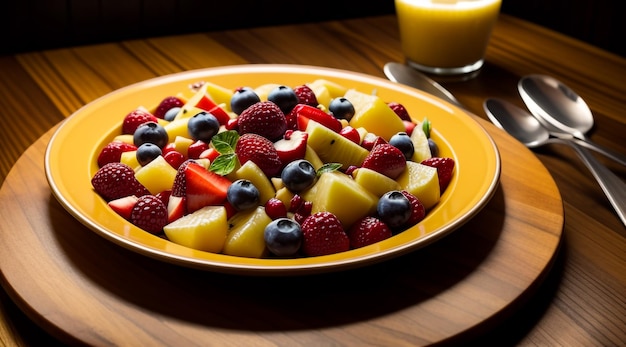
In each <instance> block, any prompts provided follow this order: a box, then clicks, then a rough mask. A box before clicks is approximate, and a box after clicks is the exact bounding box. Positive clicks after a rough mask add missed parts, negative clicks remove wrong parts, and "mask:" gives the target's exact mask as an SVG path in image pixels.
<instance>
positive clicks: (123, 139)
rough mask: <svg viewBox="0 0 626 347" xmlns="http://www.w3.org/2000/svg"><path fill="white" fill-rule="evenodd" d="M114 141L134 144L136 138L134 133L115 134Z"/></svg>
mask: <svg viewBox="0 0 626 347" xmlns="http://www.w3.org/2000/svg"><path fill="white" fill-rule="evenodd" d="M113 141H118V142H124V143H130V144H131V145H132V144H134V140H133V135H132V134H123V135H117V136H115V138H114V139H113Z"/></svg>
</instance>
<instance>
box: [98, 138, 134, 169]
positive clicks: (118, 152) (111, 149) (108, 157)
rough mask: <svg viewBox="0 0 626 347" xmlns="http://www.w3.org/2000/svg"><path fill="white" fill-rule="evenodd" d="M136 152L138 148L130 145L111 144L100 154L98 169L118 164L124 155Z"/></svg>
mask: <svg viewBox="0 0 626 347" xmlns="http://www.w3.org/2000/svg"><path fill="white" fill-rule="evenodd" d="M136 150H137V146H135V145H133V144H130V143H126V142H121V141H113V142H110V143H108V144H107V145H106V146H104V148H102V149H101V150H100V154H98V167H103V166H104V165H106V164H108V163H117V162H119V161H120V158H121V157H122V153H124V152H130V151H136Z"/></svg>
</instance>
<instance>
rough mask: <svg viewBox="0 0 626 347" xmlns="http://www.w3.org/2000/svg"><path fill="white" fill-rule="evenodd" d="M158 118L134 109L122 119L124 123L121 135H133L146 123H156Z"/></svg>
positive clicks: (144, 111)
mask: <svg viewBox="0 0 626 347" xmlns="http://www.w3.org/2000/svg"><path fill="white" fill-rule="evenodd" d="M158 120H159V119H158V118H157V117H155V116H154V115H153V114H152V113H150V112H148V111H146V110H142V109H136V110H134V111H132V112H131V113H129V114H127V115H126V117H124V122H123V123H122V134H131V135H132V134H134V133H135V130H137V127H139V126H140V125H142V124H143V123H147V122H155V123H157V122H158Z"/></svg>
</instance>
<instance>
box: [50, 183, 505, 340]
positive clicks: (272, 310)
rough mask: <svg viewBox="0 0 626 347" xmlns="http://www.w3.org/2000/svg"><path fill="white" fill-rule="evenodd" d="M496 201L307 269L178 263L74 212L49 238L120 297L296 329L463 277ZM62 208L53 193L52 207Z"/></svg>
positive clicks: (174, 310) (475, 258)
mask: <svg viewBox="0 0 626 347" xmlns="http://www.w3.org/2000/svg"><path fill="white" fill-rule="evenodd" d="M490 204H493V207H492V208H489V209H485V210H483V211H482V212H481V213H479V214H478V215H477V216H476V217H475V218H474V219H473V220H470V221H469V222H468V223H467V224H466V225H465V226H463V227H462V228H460V229H459V230H457V231H455V232H453V233H452V234H450V235H448V236H446V237H445V238H443V239H441V240H439V241H437V242H436V243H434V244H432V245H429V246H428V247H425V248H423V249H420V250H417V251H415V252H412V253H409V254H407V255H403V256H400V257H398V258H395V259H391V260H389V261H385V262H382V263H378V264H374V265H370V266H366V267H363V268H358V269H354V270H347V271H340V272H333V273H327V274H317V275H305V276H290V277H249V276H239V275H229V274H220V273H212V272H206V271H201V270H196V269H191V268H186V267H180V266H177V265H172V264H169V263H165V262H162V261H159V260H154V259H151V258H148V257H145V256H142V255H140V254H137V253H134V252H132V251H130V250H127V249H125V248H122V247H119V246H117V245H115V244H113V243H112V242H109V241H107V240H105V239H103V238H102V237H100V236H98V235H97V234H95V233H93V232H90V231H89V230H88V229H86V228H84V227H83V226H82V224H80V223H79V222H78V221H75V220H73V218H72V216H71V215H69V214H62V213H58V214H57V215H55V218H53V219H52V220H54V221H55V230H57V228H64V229H65V230H63V231H60V230H59V231H58V232H56V233H55V234H54V235H53V238H54V239H55V241H56V242H58V244H59V246H60V248H61V249H65V250H66V252H65V254H66V256H67V257H69V259H68V260H69V261H70V262H71V263H72V266H73V267H74V268H75V269H76V270H77V271H80V272H82V275H83V276H85V277H86V278H87V279H88V280H89V281H93V282H95V283H96V285H97V286H99V287H101V289H102V290H104V291H108V292H110V294H111V295H112V296H114V297H117V298H119V300H121V301H126V302H129V303H132V305H136V306H140V307H142V308H144V309H146V310H148V311H151V312H154V313H156V314H162V315H166V316H170V317H173V318H176V319H178V320H185V321H190V322H193V323H195V324H200V325H205V326H212V327H218V328H222V329H234V330H246V331H290V330H299V329H315V328H323V327H331V326H340V325H344V324H349V323H352V322H357V321H364V320H368V319H372V318H375V317H378V316H382V315H387V314H390V313H393V312H396V311H398V310H402V309H406V308H408V307H410V306H413V305H416V304H419V303H420V302H424V301H427V300H429V299H431V298H433V297H435V296H437V295H438V294H440V293H442V292H444V291H446V290H447V289H449V288H450V287H452V286H454V285H455V284H457V283H459V282H461V281H463V280H464V278H465V277H466V276H468V275H469V274H470V273H472V272H473V271H474V270H475V269H476V268H477V267H479V265H480V264H481V262H482V261H483V260H484V259H485V258H486V257H487V256H488V255H489V253H490V250H491V249H492V248H493V247H494V245H495V244H496V242H497V241H498V238H499V235H500V231H501V229H502V223H503V217H502V216H503V215H504V214H503V213H502V209H504V206H503V205H504V197H503V192H502V189H501V188H498V189H497V190H496V192H495V195H494V197H493V199H492V200H491V201H490ZM59 209H62V207H61V206H59V204H58V203H57V202H56V200H55V199H54V198H53V197H51V198H50V210H51V211H52V210H59ZM63 219H68V220H63ZM57 226H58V227H57ZM68 227H71V228H72V229H73V230H71V232H68V230H67V228H68ZM90 250H94V251H90ZM77 252H78V253H77ZM76 254H80V258H79V257H78V256H76ZM94 269H97V271H95V270H94ZM112 273H115V274H116V275H115V276H111V275H110V274H112Z"/></svg>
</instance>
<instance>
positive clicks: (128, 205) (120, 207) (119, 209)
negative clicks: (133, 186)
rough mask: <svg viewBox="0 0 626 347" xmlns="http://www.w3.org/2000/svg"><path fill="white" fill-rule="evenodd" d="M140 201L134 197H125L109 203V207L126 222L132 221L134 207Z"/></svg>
mask: <svg viewBox="0 0 626 347" xmlns="http://www.w3.org/2000/svg"><path fill="white" fill-rule="evenodd" d="M137 201H139V198H138V197H136V196H134V195H129V196H125V197H123V198H119V199H115V200H111V201H109V203H108V205H109V207H110V208H111V209H112V210H113V211H115V212H116V213H117V214H119V215H120V216H122V217H124V219H126V220H130V214H131V212H132V211H133V207H135V204H136V203H137Z"/></svg>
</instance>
